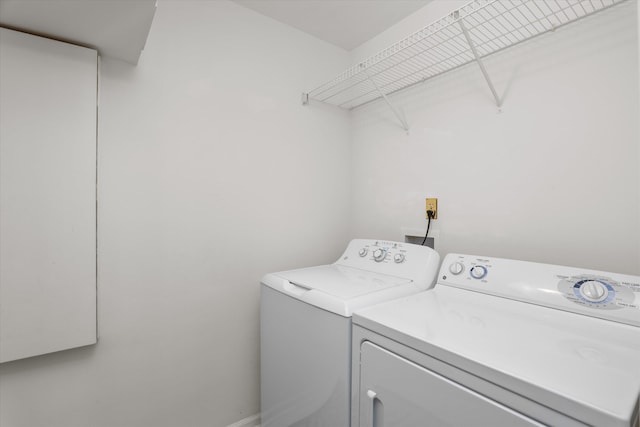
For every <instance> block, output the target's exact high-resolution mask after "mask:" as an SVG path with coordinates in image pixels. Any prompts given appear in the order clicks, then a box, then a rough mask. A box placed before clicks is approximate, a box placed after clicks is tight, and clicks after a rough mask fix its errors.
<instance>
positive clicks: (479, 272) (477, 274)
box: [469, 265, 487, 279]
mask: <svg viewBox="0 0 640 427" xmlns="http://www.w3.org/2000/svg"><path fill="white" fill-rule="evenodd" d="M469 273H471V277H473V278H474V279H482V278H483V277H484V276H486V275H487V268H486V267H483V266H482V265H476V266H474V267H473V268H472V269H471V271H470V272H469Z"/></svg>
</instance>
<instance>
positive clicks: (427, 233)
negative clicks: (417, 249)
mask: <svg viewBox="0 0 640 427" xmlns="http://www.w3.org/2000/svg"><path fill="white" fill-rule="evenodd" d="M427 217H428V218H429V220H428V221H427V232H426V233H425V235H424V239H423V240H422V243H420V244H421V245H422V246H424V243H425V242H426V241H427V236H428V235H429V227H431V218H433V211H427Z"/></svg>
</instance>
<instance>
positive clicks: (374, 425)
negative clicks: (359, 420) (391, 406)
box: [367, 390, 384, 427]
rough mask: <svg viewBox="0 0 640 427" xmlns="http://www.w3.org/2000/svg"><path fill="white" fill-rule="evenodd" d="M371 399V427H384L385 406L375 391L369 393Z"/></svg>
mask: <svg viewBox="0 0 640 427" xmlns="http://www.w3.org/2000/svg"><path fill="white" fill-rule="evenodd" d="M367 397H368V398H369V417H370V418H369V419H370V421H371V422H370V424H369V425H370V426H371V427H383V423H384V406H383V405H382V401H381V400H380V399H379V398H378V394H377V393H376V392H375V391H373V390H368V391H367Z"/></svg>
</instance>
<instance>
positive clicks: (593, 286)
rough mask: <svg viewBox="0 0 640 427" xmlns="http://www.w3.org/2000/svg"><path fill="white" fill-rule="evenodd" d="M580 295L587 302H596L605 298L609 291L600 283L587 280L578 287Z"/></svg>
mask: <svg viewBox="0 0 640 427" xmlns="http://www.w3.org/2000/svg"><path fill="white" fill-rule="evenodd" d="M580 293H581V294H582V296H583V297H584V298H585V299H587V300H588V301H593V302H598V301H602V300H604V299H605V298H607V296H608V294H609V291H608V290H607V288H606V287H605V286H604V285H603V284H602V283H600V282H598V281H595V280H589V281H588V282H584V283H583V284H582V285H580Z"/></svg>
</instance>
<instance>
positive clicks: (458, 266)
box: [449, 261, 464, 275]
mask: <svg viewBox="0 0 640 427" xmlns="http://www.w3.org/2000/svg"><path fill="white" fill-rule="evenodd" d="M449 271H450V272H451V274H455V275H458V274H460V273H462V272H463V271H464V264H462V263H461V262H459V261H456V262H454V263H453V264H451V265H450V266H449Z"/></svg>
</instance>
